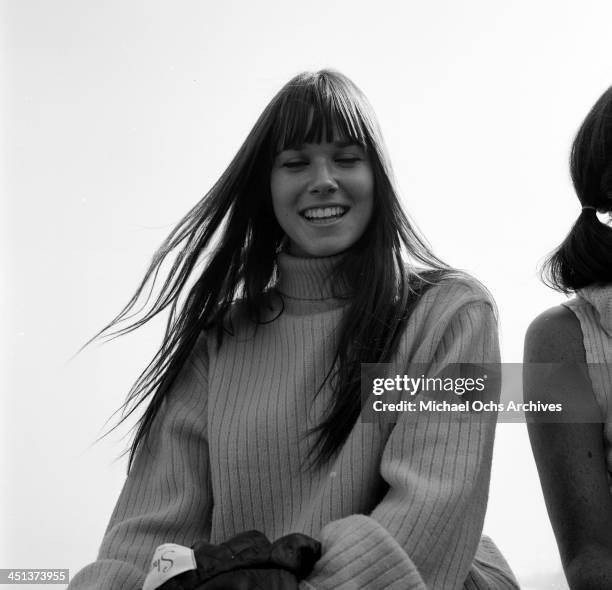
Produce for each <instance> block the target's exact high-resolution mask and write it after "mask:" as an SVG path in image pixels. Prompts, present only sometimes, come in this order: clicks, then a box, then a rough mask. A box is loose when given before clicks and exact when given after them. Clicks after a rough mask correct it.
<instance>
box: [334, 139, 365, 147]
mask: <svg viewBox="0 0 612 590" xmlns="http://www.w3.org/2000/svg"><path fill="white" fill-rule="evenodd" d="M333 145H335V146H336V147H339V148H345V147H353V146H354V147H359V148H362V147H363V146H362V145H361V144H360V143H359V142H358V141H355V140H354V139H339V140H337V141H334V142H333Z"/></svg>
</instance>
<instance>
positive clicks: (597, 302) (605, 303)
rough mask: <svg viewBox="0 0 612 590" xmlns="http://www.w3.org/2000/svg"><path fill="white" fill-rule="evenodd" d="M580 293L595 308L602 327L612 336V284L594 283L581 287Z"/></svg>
mask: <svg viewBox="0 0 612 590" xmlns="http://www.w3.org/2000/svg"><path fill="white" fill-rule="evenodd" d="M578 295H579V296H580V297H582V299H585V300H586V301H588V302H589V303H590V304H591V305H592V306H593V307H594V308H595V311H596V312H597V315H598V316H599V322H600V324H601V327H602V328H603V329H604V331H605V332H606V334H608V336H610V337H611V338H612V285H604V286H603V287H597V286H593V285H592V286H589V287H586V288H584V289H580V291H578Z"/></svg>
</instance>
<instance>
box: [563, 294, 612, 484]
mask: <svg viewBox="0 0 612 590" xmlns="http://www.w3.org/2000/svg"><path fill="white" fill-rule="evenodd" d="M563 305H565V306H566V307H568V308H569V309H571V310H572V311H573V312H574V314H576V317H577V318H578V320H579V321H580V327H581V329H582V337H583V342H584V350H585V352H586V361H587V363H588V365H589V367H588V369H589V377H590V379H591V383H592V386H593V393H594V394H595V399H596V401H597V404H598V406H599V408H600V409H601V411H602V414H603V417H604V421H605V423H604V438H605V452H606V464H607V468H608V472H609V473H612V285H606V286H604V287H596V286H590V287H586V288H585V289H581V290H579V291H578V292H577V297H574V298H573V299H570V300H569V301H566V302H564V303H563Z"/></svg>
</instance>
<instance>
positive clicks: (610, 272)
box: [542, 87, 612, 293]
mask: <svg viewBox="0 0 612 590" xmlns="http://www.w3.org/2000/svg"><path fill="white" fill-rule="evenodd" d="M570 172H571V176H572V182H573V184H574V189H575V191H576V194H577V195H578V199H579V200H580V203H581V205H582V206H583V207H584V208H583V209H582V212H581V213H580V215H579V217H578V219H577V220H576V222H575V223H574V226H573V227H572V229H571V230H570V232H569V234H568V235H567V237H566V238H565V240H564V241H563V243H562V244H561V245H560V246H559V247H558V248H557V250H555V251H554V252H553V253H552V254H551V255H550V256H549V258H548V259H547V260H546V262H545V263H544V267H543V271H542V274H543V278H544V281H545V282H546V283H547V284H548V285H549V286H551V287H552V288H553V289H557V290H558V291H563V292H564V293H568V292H571V291H576V290H577V289H582V288H583V287H587V286H589V285H593V284H608V283H612V228H611V227H609V226H607V225H606V224H604V223H602V222H601V221H600V220H599V218H598V217H597V211H599V212H601V213H604V212H611V211H612V87H610V88H608V90H606V91H605V92H604V93H603V95H602V96H601V97H600V98H599V100H598V101H597V102H596V103H595V105H594V106H593V108H592V109H591V111H590V112H589V114H588V115H587V116H586V119H585V120H584V121H583V123H582V125H581V126H580V129H579V130H578V133H577V134H576V138H575V139H574V143H573V144H572V150H571V155H570Z"/></svg>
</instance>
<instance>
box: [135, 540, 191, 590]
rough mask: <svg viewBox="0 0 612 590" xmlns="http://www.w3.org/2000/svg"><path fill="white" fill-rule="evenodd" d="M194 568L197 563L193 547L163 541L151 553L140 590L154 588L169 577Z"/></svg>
mask: <svg viewBox="0 0 612 590" xmlns="http://www.w3.org/2000/svg"><path fill="white" fill-rule="evenodd" d="M195 569H197V565H196V560H195V554H194V553H193V549H190V548H189V547H183V545H176V544H175V543H164V544H163V545H160V546H159V547H158V548H157V549H156V550H155V553H154V554H153V559H152V560H151V567H150V569H149V573H148V574H147V577H146V578H145V581H144V585H143V587H142V590H155V588H159V586H161V585H162V584H163V583H164V582H166V581H167V580H169V579H170V578H174V576H178V575H179V574H182V573H183V572H187V571H189V570H195Z"/></svg>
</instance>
